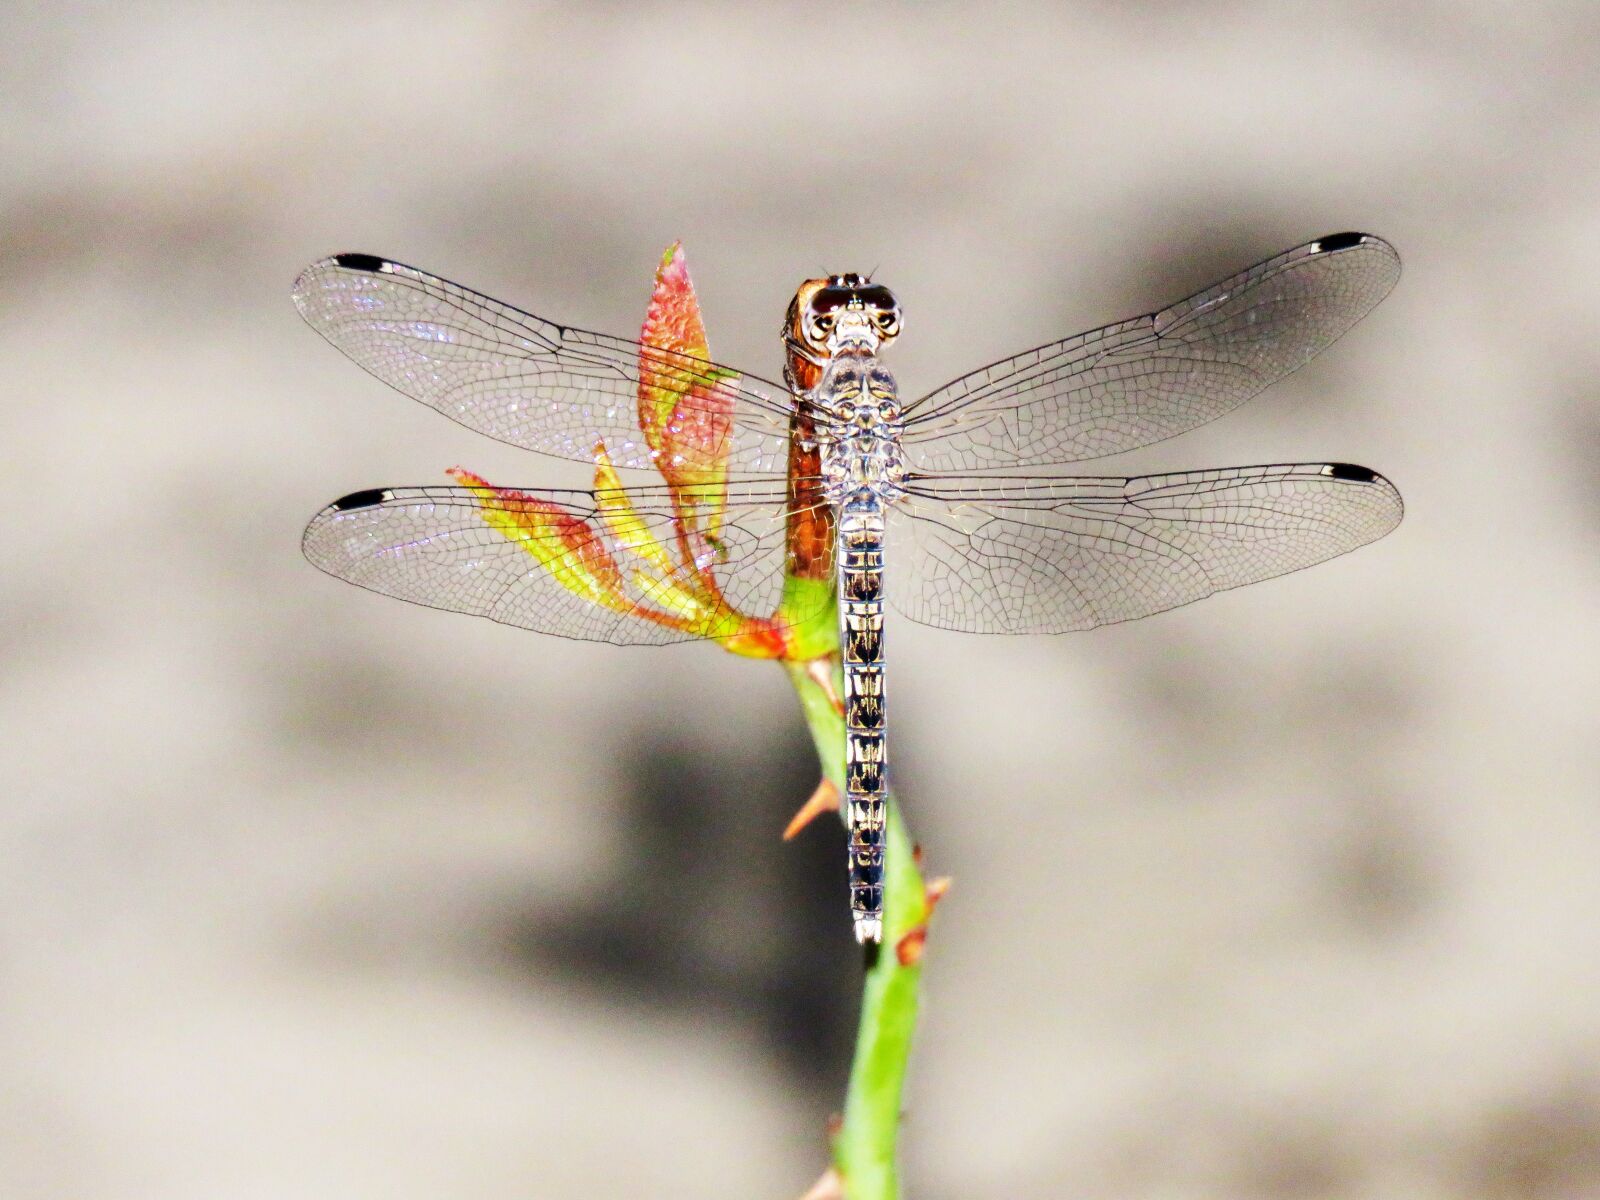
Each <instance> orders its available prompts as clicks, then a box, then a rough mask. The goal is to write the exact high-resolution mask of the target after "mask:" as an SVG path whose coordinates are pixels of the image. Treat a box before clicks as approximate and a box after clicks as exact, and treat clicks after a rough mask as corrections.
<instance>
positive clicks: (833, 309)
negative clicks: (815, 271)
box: [783, 274, 901, 366]
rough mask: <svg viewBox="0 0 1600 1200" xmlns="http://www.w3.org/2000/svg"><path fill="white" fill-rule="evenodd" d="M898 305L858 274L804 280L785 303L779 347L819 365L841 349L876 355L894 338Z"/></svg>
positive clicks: (897, 330) (897, 332) (878, 285)
mask: <svg viewBox="0 0 1600 1200" xmlns="http://www.w3.org/2000/svg"><path fill="white" fill-rule="evenodd" d="M900 324H901V320H900V302H899V301H898V300H896V299H895V297H894V293H893V292H891V291H890V290H889V289H888V288H886V287H884V286H883V285H882V284H881V283H873V282H872V281H871V280H870V279H867V278H865V277H863V276H861V275H855V274H846V275H829V276H827V277H826V278H823V279H808V280H806V281H805V282H804V283H802V284H801V285H800V290H799V291H797V292H796V293H795V295H794V300H793V301H791V302H790V304H789V316H788V319H787V321H785V323H784V331H783V333H784V343H785V344H786V345H787V347H788V349H789V352H790V354H791V355H792V356H795V355H797V356H799V357H800V358H802V359H805V360H806V361H808V362H810V363H813V364H815V365H817V366H821V365H822V364H823V363H825V362H827V361H828V359H830V358H832V357H833V355H834V353H835V352H836V351H838V350H839V349H841V348H842V347H844V346H858V347H864V348H866V349H868V350H871V351H873V352H874V353H876V352H877V351H879V350H882V349H883V348H884V347H885V346H887V345H889V343H891V342H893V341H894V339H895V338H897V337H899V336H900Z"/></svg>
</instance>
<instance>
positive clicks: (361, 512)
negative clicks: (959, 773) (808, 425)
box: [302, 484, 815, 645]
mask: <svg viewBox="0 0 1600 1200" xmlns="http://www.w3.org/2000/svg"><path fill="white" fill-rule="evenodd" d="M621 495H622V493H621V491H620V490H615V491H566V490H554V489H533V490H527V491H517V492H510V491H501V493H500V499H499V500H498V501H497V503H496V507H497V508H498V509H499V510H500V512H499V517H500V518H501V520H502V525H503V526H506V525H509V526H511V534H512V536H508V535H507V534H506V533H503V532H501V531H500V530H499V529H497V528H493V527H491V525H490V523H489V521H487V520H486V519H485V512H486V510H485V507H484V503H483V501H482V500H481V499H480V496H479V494H478V493H476V492H475V491H474V490H472V489H469V488H466V487H404V488H382V489H374V490H372V491H366V492H356V493H353V494H351V495H349V496H346V497H344V498H343V499H341V500H337V501H335V502H334V503H333V504H330V505H329V506H328V507H327V508H325V509H323V510H322V511H321V512H320V513H318V514H317V515H316V517H314V518H313V519H312V521H311V523H310V525H308V526H307V527H306V531H305V536H304V539H303V541H302V548H303V549H304V551H305V555H306V557H307V558H308V559H310V560H311V562H312V564H313V565H315V566H317V567H319V568H321V569H322V570H324V571H326V572H327V573H328V574H330V575H334V576H337V577H338V578H340V579H344V580H347V581H348V582H350V583H354V584H357V585H358V586H360V587H364V588H368V589H370V590H372V591H375V592H382V593H383V594H384V595H387V596H396V597H398V598H400V599H402V600H409V601H411V602H412V603H414V604H423V605H427V606H428V607H430V608H442V609H448V610H450V611H452V612H463V613H471V614H473V615H475V616H482V617H488V618H490V619H491V620H495V621H499V622H502V623H503V624H506V625H516V626H519V627H521V628H523V629H534V630H538V631H539V632H541V633H553V634H558V635H560V636H561V637H569V638H579V639H584V640H588V641H599V642H612V643H614V644H617V645H662V644H665V643H668V642H679V641H687V640H691V639H694V638H698V637H734V636H739V635H740V634H741V626H740V623H739V622H738V620H737V619H736V614H732V615H728V616H726V618H725V619H714V620H712V621H711V623H710V624H709V625H707V624H706V622H705V620H704V616H705V614H706V613H716V612H718V611H722V612H724V613H726V609H725V608H721V607H720V606H719V605H718V604H717V603H716V597H719V596H720V598H721V599H722V600H723V601H725V602H726V605H727V606H731V608H732V609H734V610H738V612H739V613H744V614H749V615H752V616H756V617H763V618H765V617H770V616H771V615H772V614H773V612H774V610H775V609H776V608H777V605H778V601H779V599H780V597H781V596H782V593H783V583H784V564H785V525H786V515H787V508H786V505H785V500H784V494H783V491H782V489H781V487H780V488H778V489H771V488H767V487H765V486H763V485H747V484H736V485H734V487H733V488H732V489H731V494H730V497H729V502H728V505H727V508H726V510H725V511H724V514H723V518H722V522H721V525H720V527H719V528H718V529H717V530H716V531H715V533H714V534H711V535H706V534H700V533H696V532H694V531H690V530H685V529H684V528H683V526H682V524H681V523H680V521H679V520H678V518H677V513H676V510H675V509H674V508H673V506H672V504H671V498H670V495H669V493H668V492H667V490H666V489H665V488H641V487H634V488H629V489H627V497H628V499H629V500H630V502H631V503H630V508H629V510H628V513H627V514H620V513H618V512H617V511H616V510H615V508H614V503H615V501H616V500H618V499H619V498H620V496H621ZM608 504H609V505H612V512H611V513H610V514H609V516H608V515H607V514H606V513H605V512H604V511H603V509H605V508H606V507H607V506H608ZM812 615H815V614H809V613H799V612H791V613H790V616H791V617H793V618H796V619H804V618H805V617H808V616H812Z"/></svg>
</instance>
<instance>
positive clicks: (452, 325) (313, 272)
mask: <svg viewBox="0 0 1600 1200" xmlns="http://www.w3.org/2000/svg"><path fill="white" fill-rule="evenodd" d="M294 302H295V306H296V307H297V308H298V309H299V310H300V315H301V316H302V317H304V318H305V319H306V321H307V323H308V324H310V326H311V327H312V328H313V329H315V330H316V331H317V332H318V333H320V334H322V336H323V337H325V338H327V339H328V341H330V342H332V343H333V344H334V345H335V346H337V347H338V348H339V349H340V350H342V351H344V352H345V354H347V355H349V356H350V358H352V359H353V360H354V361H355V362H356V363H357V364H358V365H360V366H361V367H363V368H364V369H365V370H367V371H369V372H371V373H372V374H373V375H376V376H377V377H378V378H379V379H381V380H383V381H384V382H385V383H387V384H389V385H390V386H391V387H393V388H395V389H397V390H399V391H401V392H404V393H405V394H406V395H407V396H410V397H412V398H413V399H415V400H420V401H422V403H424V404H426V405H428V406H429V407H430V408H434V409H437V410H438V411H439V412H442V413H443V414H444V415H445V416H447V417H450V418H451V419H453V420H456V421H459V422H460V423H461V424H463V425H465V426H466V427H467V428H469V429H475V430H477V431H478V432H479V433H485V434H488V435H489V436H490V437H492V438H498V439H499V440H500V441H502V442H509V443H510V444H512V445H513V446H524V447H526V448H527V449H529V450H538V451H541V452H543V453H545V454H553V455H556V456H557V457H560V458H575V459H578V460H579V461H581V462H593V461H594V447H595V442H596V440H597V439H599V438H603V439H604V440H605V443H606V449H607V451H608V452H609V454H610V456H611V460H612V462H613V463H614V464H615V465H617V466H619V467H641V468H647V467H651V466H653V465H654V462H653V460H652V456H651V453H650V448H649V447H648V446H647V445H646V444H645V440H644V435H643V434H642V433H641V432H640V428H639V422H638V417H637V406H638V397H639V374H640V356H641V355H643V356H645V359H646V361H647V363H648V364H649V366H650V368H651V370H652V372H653V373H655V374H657V375H658V376H659V375H662V374H672V373H676V374H677V375H679V376H680V377H684V378H687V377H688V376H690V375H693V376H696V377H698V378H700V379H704V378H705V377H706V376H707V375H715V376H716V377H717V378H718V385H717V387H716V390H715V393H714V395H713V398H712V399H711V400H709V401H706V402H704V403H701V402H697V401H695V400H694V399H693V398H692V397H690V396H688V395H686V396H685V397H684V400H683V402H682V404H681V406H680V410H679V417H680V419H682V420H684V421H687V422H694V423H695V426H696V432H697V433H698V434H702V435H703V434H704V432H705V431H706V430H720V429H722V428H724V423H725V427H726V429H727V433H726V435H725V436H726V437H727V439H728V446H727V451H728V466H729V470H730V471H732V472H733V473H735V474H745V473H759V472H769V471H782V470H783V467H784V463H785V458H786V455H787V445H788V434H789V427H788V417H789V412H790V405H789V401H788V391H787V390H786V389H785V388H784V387H783V386H781V385H779V384H774V383H770V382H767V381H765V380H758V379H756V378H755V377H753V376H745V375H742V374H741V373H740V372H736V371H732V370H730V369H728V368H725V367H721V366H718V365H717V364H715V363H707V362H704V361H703V360H700V359H694V358H690V357H689V356H687V355H683V354H674V353H672V352H670V351H666V350H661V349H658V348H656V347H650V346H644V345H642V344H641V343H639V342H635V341H629V340H628V339H626V338H619V337H612V336H610V335H608V334H603V333H591V332H588V331H587V330H582V329H568V328H566V327H565V326H562V325H557V324H555V323H554V322H553V321H546V320H544V319H543V318H542V317H535V316H532V315H530V314H528V313H525V312H520V311H518V310H517V309H515V308H512V307H511V306H510V305H509V304H502V303H501V302H500V301H498V300H492V299H490V298H489V297H488V296H483V295H480V294H479V293H477V292H474V291H472V290H471V289H470V288H464V287H462V286H461V285H459V284H455V283H451V282H449V281H448V280H445V279H440V278H438V277H436V276H433V275H429V274H428V273H427V272H425V271H419V270H417V269H416V268H415V267H408V266H406V265H405V264H403V263H397V262H390V261H389V260H387V259H382V258H376V257H374V256H372V255H370V254H340V255H336V256H335V257H333V258H325V259H323V260H322V261H321V262H317V263H313V264H312V265H311V266H309V267H307V268H306V269H305V270H304V271H303V272H302V273H301V275H300V278H299V279H297V280H295V284H294ZM729 409H731V420H730V419H729V418H730V414H729V412H728V410H729ZM707 449H708V452H711V448H710V447H708V448H707Z"/></svg>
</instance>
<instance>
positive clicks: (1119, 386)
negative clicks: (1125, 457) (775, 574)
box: [905, 233, 1400, 474]
mask: <svg viewBox="0 0 1600 1200" xmlns="http://www.w3.org/2000/svg"><path fill="white" fill-rule="evenodd" d="M1399 278H1400V258H1399V256H1398V255H1397V254H1396V253H1395V251H1394V247H1392V246H1390V245H1389V243H1387V242H1385V241H1384V240H1383V239H1382V238H1378V237H1374V236H1373V235H1371V234H1365V233H1341V234H1335V235H1333V236H1331V237H1325V238H1322V239H1320V240H1319V241H1315V242H1310V243H1308V244H1306V245H1304V246H1300V247H1298V248H1297V249H1294V250H1289V251H1287V252H1285V253H1283V254H1280V255H1278V256H1277V257H1276V258H1271V259H1268V260H1267V261H1266V262H1263V263H1260V264H1258V265H1256V266H1254V267H1251V268H1250V269H1249V270H1247V271H1243V272H1241V273H1239V274H1238V275H1235V276H1233V277H1232V278H1231V279H1225V280H1223V281H1222V282H1221V283H1219V284H1216V285H1215V286H1213V287H1209V288H1206V289H1205V290H1204V291H1202V292H1199V293H1197V294H1195V295H1193V296H1190V297H1189V298H1188V299H1187V300H1180V301H1179V302H1178V303H1176V304H1174V305H1172V306H1171V307H1169V308H1164V309H1162V310H1161V311H1160V312H1156V313H1151V314H1150V315H1148V316H1143V317H1136V318H1134V319H1133V320H1131V321H1122V322H1120V323H1118V324H1116V325H1108V326H1106V327H1105V328H1104V329H1096V330H1093V331H1091V332H1089V333H1081V334H1079V335H1078V336H1076V337H1071V338H1067V339H1066V340H1064V341H1059V342H1051V343H1050V344H1048V345H1044V346H1039V347H1037V348H1035V349H1033V350H1029V351H1027V352H1026V353H1024V354H1019V355H1017V356H1016V357H1014V358H1008V359H1005V360H1004V361H1002V362H997V363H994V364H993V365H991V366H988V367H985V368H983V369H982V370H981V371H976V372H974V373H972V374H970V375H964V376H962V377H961V378H960V379H956V380H954V381H952V382H950V383H948V384H946V385H945V386H944V387H942V388H940V389H939V390H938V391H936V392H933V393H931V394H930V395H928V396H926V397H924V398H923V399H921V400H919V401H916V402H915V403H914V404H912V405H911V406H910V407H909V408H908V409H907V420H906V433H905V442H906V445H907V448H908V450H909V458H910V461H911V463H912V465H913V466H914V467H915V469H917V470H919V471H923V472H927V473H930V474H941V473H960V472H965V471H982V470H991V469H996V468H1008V467H1025V466H1026V467H1043V466H1060V465H1062V464H1064V463H1072V462H1079V461H1082V460H1084V459H1090V458H1100V457H1102V456H1104V455H1107V454H1119V453H1121V452H1123V451H1125V450H1132V449H1134V448H1136V447H1138V446H1145V445H1149V444H1150V443H1152V442H1158V441H1160V440H1162V439H1163V438H1169V437H1172V436H1174V435H1176V434H1179V433H1183V432H1184V431H1186V430H1189V429H1193V428H1195V427H1196V426H1198V425H1203V424H1205V423H1206V422H1207V421H1211V420H1214V419H1216V418H1217V417H1220V416H1222V415H1223V414H1224V413H1226V412H1229V411H1231V410H1232V409H1234V408H1236V407H1238V406H1239V405H1240V404H1243V403H1244V402H1245V401H1246V400H1248V399H1250V397H1252V396H1254V395H1255V394H1256V393H1257V392H1259V391H1261V390H1262V389H1263V388H1265V387H1266V386H1267V385H1268V384H1271V383H1273V382H1274V381H1275V380H1278V379H1281V378H1283V377H1284V376H1285V375H1287V374H1289V373H1290V372H1291V371H1294V370H1296V369H1298V368H1299V367H1301V366H1303V365H1304V364H1305V363H1306V362H1307V360H1309V359H1310V358H1312V357H1313V356H1314V355H1316V354H1318V353H1319V352H1320V351H1322V350H1323V349H1325V348H1326V347H1327V346H1328V345H1330V344H1331V343H1332V342H1334V341H1335V340H1336V339H1338V338H1339V337H1340V336H1341V335H1342V334H1344V333H1345V332H1346V331H1347V330H1348V329H1349V328H1350V327H1351V326H1352V325H1354V324H1355V323H1356V322H1357V321H1359V320H1360V319H1361V318H1362V317H1364V316H1366V314H1367V313H1368V312H1369V311H1371V309H1372V307H1373V306H1374V305H1375V304H1377V303H1378V301H1380V300H1382V299H1383V298H1384V296H1386V295H1388V293H1389V290H1390V289H1391V288H1393V287H1394V285H1395V281H1396V280H1398V279H1399Z"/></svg>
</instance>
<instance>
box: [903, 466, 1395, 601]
mask: <svg viewBox="0 0 1600 1200" xmlns="http://www.w3.org/2000/svg"><path fill="white" fill-rule="evenodd" d="M897 510H898V511H899V512H900V515H899V516H897V518H896V521H895V527H894V528H893V530H892V532H891V534H890V538H889V542H888V547H887V554H888V558H889V562H888V565H887V567H886V569H885V576H886V580H887V588H888V594H889V599H890V601H891V602H892V603H893V604H894V606H895V607H896V608H898V609H899V610H900V611H901V612H902V613H904V614H905V615H906V616H908V617H910V618H911V619H912V620H914V621H920V622H922V623H923V624H925V625H936V626H939V627H941V628H944V629H958V630H963V631H966V632H971V633H1065V632H1068V631H1070V630H1077V629H1090V628H1093V627H1094V626H1096V625H1107V624H1111V623H1113V622H1116V621H1131V620H1134V619H1136V618H1138V617H1145V616H1149V615H1150V614H1152V613H1158V612H1163V611H1165V610H1166V609H1169V608H1176V607H1177V606H1178V605H1180V604H1188V603H1189V602H1191V601H1193V600H1199V599H1200V598H1201V597H1204V596H1209V595H1211V594H1212V593H1213V592H1219V591H1222V590H1224V589H1226V588H1235V587H1241V586H1243V585H1244V584H1247V583H1255V582H1257V581H1258V580H1262V579H1270V578H1272V577H1273V576H1275V575H1282V574H1284V573H1285V572H1288V571H1296V570H1299V569H1300V568H1301V567H1309V566H1311V565H1312V564H1313V563H1319V562H1322V561H1323V560H1324V559H1328V558H1333V557H1334V556H1335V555H1339V554H1344V553H1346V552H1347V551H1350V550H1354V549H1355V548H1356V547H1358V546H1363V545H1365V544H1366V543H1368V542H1371V541H1374V540H1376V539H1377V538H1380V537H1382V536H1383V535H1384V534H1386V533H1388V532H1389V531H1390V530H1391V529H1393V528H1394V527H1395V526H1396V525H1398V524H1399V523H1400V517H1401V512H1402V506H1401V502H1400V494H1399V493H1398V492H1397V491H1395V489H1394V487H1393V485H1391V484H1390V483H1389V481H1388V480H1387V479H1385V478H1383V476H1381V475H1378V474H1376V473H1375V472H1373V471H1369V470H1367V469H1366V468H1365V467H1356V466H1350V465H1347V464H1343V463H1301V464H1294V465H1290V466H1266V467H1232V468H1228V469H1224V470H1213V471H1184V472H1178V473H1175V474H1169V475H1143V476H1136V477H1132V478H1103V479H1093V478H1083V479H1062V480H1056V481H1052V482H1048V483H1033V484H1026V483H1021V482H1019V481H1016V480H1008V481H1005V482H1003V483H1002V482H998V481H997V482H995V483H993V484H988V485H983V484H974V483H973V482H972V481H963V482H960V483H957V482H952V483H950V484H948V485H946V486H944V487H942V488H941V487H937V486H929V487H926V488H925V489H923V490H922V491H921V492H920V493H915V494H913V495H912V496H910V497H909V498H908V499H907V500H906V501H904V502H902V504H901V505H899V506H897Z"/></svg>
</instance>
